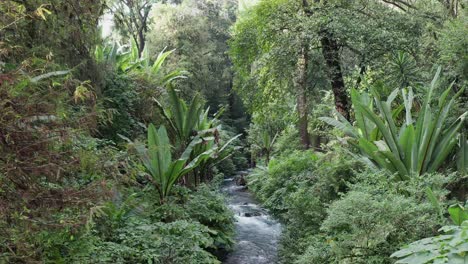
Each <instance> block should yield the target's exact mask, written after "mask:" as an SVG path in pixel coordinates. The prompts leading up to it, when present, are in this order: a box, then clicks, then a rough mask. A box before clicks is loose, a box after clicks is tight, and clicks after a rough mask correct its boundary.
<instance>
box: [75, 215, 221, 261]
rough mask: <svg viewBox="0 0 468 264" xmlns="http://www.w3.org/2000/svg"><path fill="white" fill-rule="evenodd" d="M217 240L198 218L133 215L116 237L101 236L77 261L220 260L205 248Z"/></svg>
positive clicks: (76, 258) (117, 232) (117, 231)
mask: <svg viewBox="0 0 468 264" xmlns="http://www.w3.org/2000/svg"><path fill="white" fill-rule="evenodd" d="M212 244H213V239H212V238H211V237H210V230H209V229H208V228H207V227H206V226H203V225H201V224H199V223H197V222H189V221H186V220H178V221H175V222H171V223H161V222H156V223H153V222H151V221H149V220H148V219H142V218H131V219H129V220H128V221H127V224H126V226H125V227H123V228H120V229H118V230H116V236H115V239H114V240H112V241H102V240H97V241H96V242H95V245H94V247H93V250H92V251H91V252H89V254H88V255H87V256H79V257H73V258H72V259H73V262H75V263H115V262H120V263H161V264H162V263H164V264H166V263H168V264H169V263H174V264H176V263H182V264H183V263H187V264H189V263H219V261H217V260H216V258H215V257H214V256H213V255H211V254H210V253H208V252H207V251H205V250H204V249H205V248H208V247H210V246H211V245H212Z"/></svg>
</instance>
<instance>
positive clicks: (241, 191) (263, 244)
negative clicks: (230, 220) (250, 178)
mask: <svg viewBox="0 0 468 264" xmlns="http://www.w3.org/2000/svg"><path fill="white" fill-rule="evenodd" d="M222 191H223V192H224V193H225V194H226V195H227V197H228V205H229V207H230V208H231V210H232V211H233V212H234V214H235V218H236V238H235V239H236V246H235V248H234V250H233V251H232V252H231V253H229V254H228V255H227V257H226V259H225V260H224V261H223V263H225V264H272V263H276V256H277V254H276V253H277V248H278V239H279V236H280V234H281V225H280V224H279V223H278V222H277V221H276V220H274V219H273V218H272V217H271V216H270V215H269V214H268V212H267V211H266V210H265V209H263V208H261V207H260V206H259V204H258V202H257V201H256V200H255V199H254V197H253V195H252V194H251V193H250V192H249V191H248V190H247V188H246V187H245V186H238V185H237V184H236V182H235V180H234V178H229V179H225V180H224V183H223V185H222Z"/></svg>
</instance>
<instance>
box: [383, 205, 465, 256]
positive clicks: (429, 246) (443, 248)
mask: <svg viewBox="0 0 468 264" xmlns="http://www.w3.org/2000/svg"><path fill="white" fill-rule="evenodd" d="M467 204H468V203H467ZM465 205H466V204H465ZM449 213H450V217H451V218H452V221H453V222H454V224H456V225H455V226H444V227H442V228H441V229H440V230H439V232H443V233H444V234H443V235H439V236H436V237H429V238H424V239H421V240H418V241H416V242H413V243H411V244H409V245H408V246H406V247H404V248H402V249H401V250H399V251H397V252H395V253H393V254H392V257H394V258H399V260H398V261H397V262H396V263H401V264H410V263H411V264H426V263H454V264H455V263H466V262H467V261H468V254H467V253H468V209H466V208H465V207H463V206H461V205H459V204H456V205H452V206H450V208H449Z"/></svg>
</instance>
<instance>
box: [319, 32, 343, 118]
mask: <svg viewBox="0 0 468 264" xmlns="http://www.w3.org/2000/svg"><path fill="white" fill-rule="evenodd" d="M321 44H322V54H323V57H324V58H325V62H326V64H327V74H328V78H329V79H330V82H331V86H332V91H333V95H334V97H335V108H336V110H337V111H338V112H339V113H340V114H342V115H343V116H344V117H345V118H346V119H348V120H350V113H349V110H350V102H349V99H348V94H347V92H346V87H345V83H344V80H343V72H342V70H341V59H340V53H339V46H338V42H337V41H336V39H334V38H333V36H331V35H330V34H329V33H328V32H327V31H325V32H324V33H323V35H322V39H321Z"/></svg>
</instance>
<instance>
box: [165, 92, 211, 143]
mask: <svg viewBox="0 0 468 264" xmlns="http://www.w3.org/2000/svg"><path fill="white" fill-rule="evenodd" d="M168 93H169V102H170V104H169V106H168V107H167V108H164V106H163V105H162V104H161V103H160V102H158V101H157V100H156V103H157V106H158V107H159V109H160V111H161V113H162V114H163V116H164V118H165V120H166V122H167V123H168V124H169V125H170V128H171V129H172V132H173V133H174V134H175V136H176V138H177V144H178V145H179V146H181V147H186V146H187V145H188V144H189V142H190V140H191V139H192V138H193V137H194V133H198V132H202V133H204V132H205V130H209V129H212V128H214V126H215V124H216V117H215V119H210V118H209V117H208V113H209V108H207V109H206V110H205V109H204V104H203V102H202V101H201V98H200V96H199V95H195V96H194V97H193V99H192V101H191V102H190V104H189V105H187V104H186V103H185V101H184V100H183V99H182V98H180V97H179V96H178V95H177V92H176V91H175V89H174V88H172V87H170V88H169V89H168Z"/></svg>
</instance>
